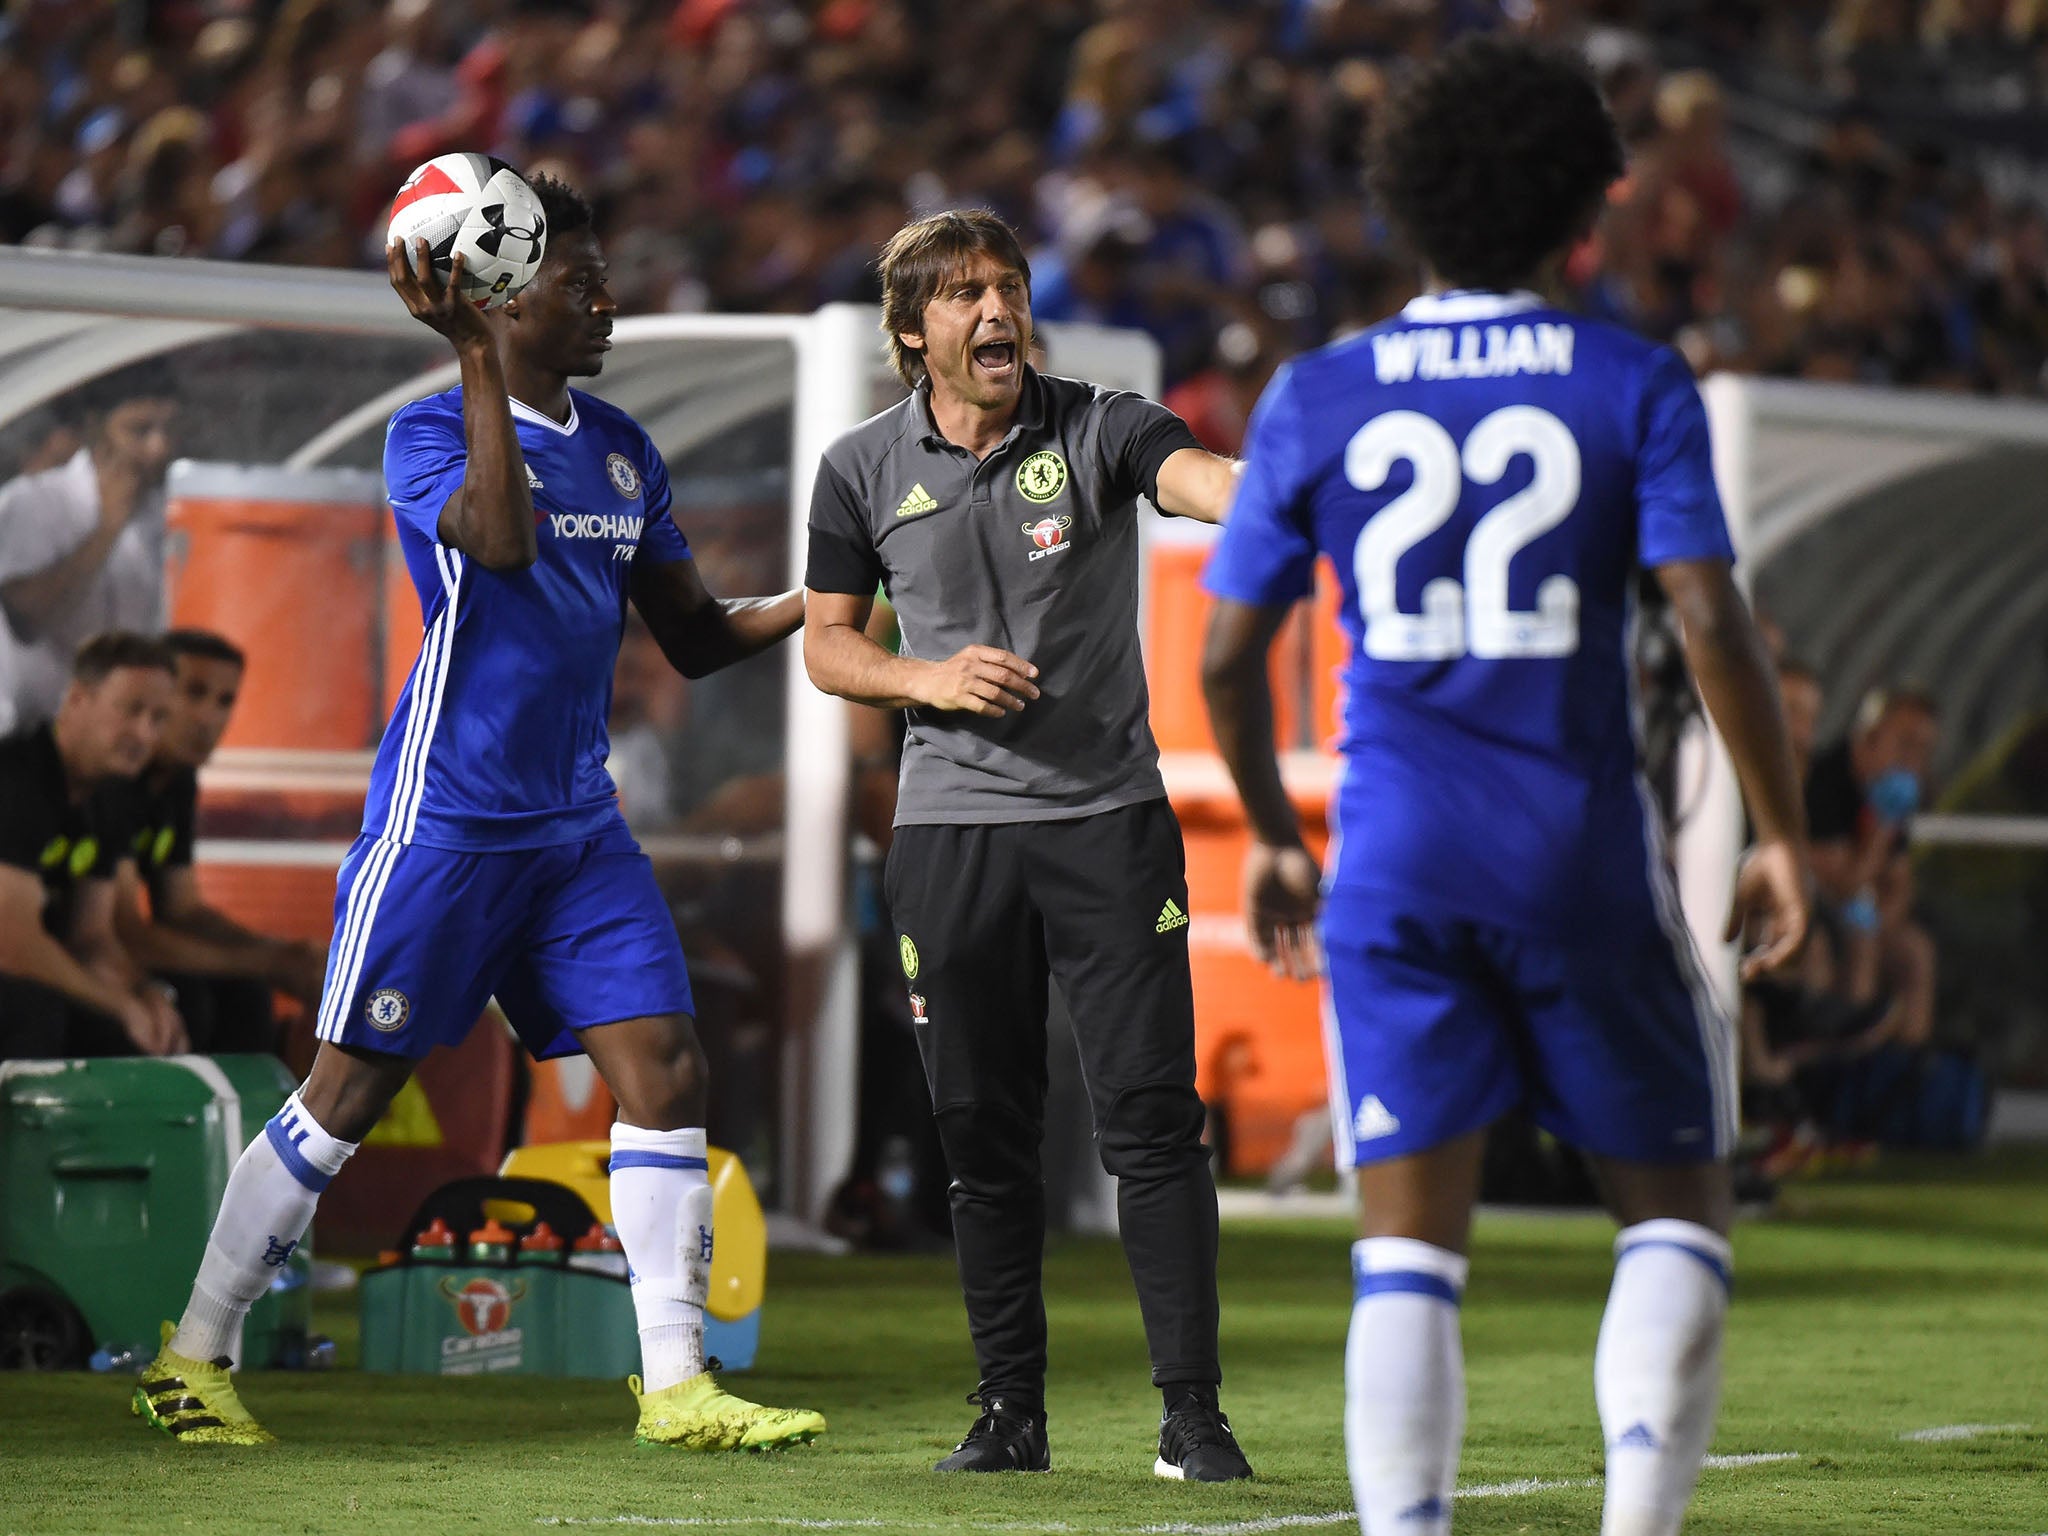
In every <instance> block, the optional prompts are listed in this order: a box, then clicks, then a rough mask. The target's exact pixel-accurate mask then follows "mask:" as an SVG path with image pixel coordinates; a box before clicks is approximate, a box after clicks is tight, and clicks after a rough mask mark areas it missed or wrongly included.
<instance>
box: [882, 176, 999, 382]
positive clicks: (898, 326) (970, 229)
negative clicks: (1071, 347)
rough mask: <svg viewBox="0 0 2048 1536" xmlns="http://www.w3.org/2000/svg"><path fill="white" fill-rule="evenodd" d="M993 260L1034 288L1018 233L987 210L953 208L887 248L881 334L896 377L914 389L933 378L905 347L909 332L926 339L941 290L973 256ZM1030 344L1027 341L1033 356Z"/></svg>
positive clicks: (908, 228)
mask: <svg viewBox="0 0 2048 1536" xmlns="http://www.w3.org/2000/svg"><path fill="white" fill-rule="evenodd" d="M978 255H988V256H993V257H994V258H995V259H996V260H997V261H999V262H1001V263H1002V264H1003V265H1004V266H1006V267H1015V268H1016V269H1017V270H1018V271H1019V272H1020V273H1022V274H1023V276H1024V287H1025V289H1026V291H1029V289H1030V287H1031V263H1030V262H1029V261H1028V260H1026V259H1025V256H1024V247H1023V245H1022V244H1021V243H1020V242H1019V241H1018V239H1017V232H1016V231H1015V230H1014V229H1012V228H1010V226H1009V225H1008V224H1006V223H1004V222H1003V221H1002V220H1001V219H1000V218H998V217H997V216H996V215H995V214H993V213H990V212H989V211H988V210H987V209H986V208H949V209H947V210H946V211H945V212H944V213H935V214H933V215H932V216H931V217H930V218H928V219H918V220H916V221H915V222H913V223H909V224H906V225H904V226H903V227H902V228H901V229H899V230H897V231H896V233H895V234H893V235H891V236H890V237H889V243H888V244H887V245H885V246H883V247H882V261H881V266H882V334H883V335H885V336H886V337H888V339H889V362H890V365H891V366H892V367H894V368H895V370H896V376H897V377H898V378H900V379H902V380H903V382H904V383H905V384H906V385H908V386H909V387H910V388H912V389H916V388H917V387H918V386H919V385H920V384H922V383H924V381H925V379H926V378H927V377H929V370H928V369H927V368H926V367H925V362H924V354H923V353H922V352H921V351H919V350H917V349H916V348H915V347H906V346H905V345H904V344H903V333H904V332H905V331H916V332H919V333H922V332H923V330H924V309H925V306H926V305H927V304H929V303H931V301H932V299H933V298H934V297H935V296H936V295H937V294H938V291H939V286H940V285H941V284H942V283H944V282H945V281H946V279H947V278H949V277H952V276H953V275H954V274H955V273H957V272H958V271H959V270H960V269H961V268H962V267H963V266H965V265H966V263H967V259H968V258H969V257H970V256H978ZM1030 344H1031V338H1030V337H1028V336H1026V337H1024V338H1023V345H1024V346H1025V348H1026V349H1027V350H1028V349H1029V347H1030Z"/></svg>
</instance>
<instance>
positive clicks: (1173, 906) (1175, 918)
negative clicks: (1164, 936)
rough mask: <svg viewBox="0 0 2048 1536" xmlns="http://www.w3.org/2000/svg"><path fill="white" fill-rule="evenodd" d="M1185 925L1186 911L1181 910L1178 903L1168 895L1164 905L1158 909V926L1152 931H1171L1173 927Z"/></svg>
mask: <svg viewBox="0 0 2048 1536" xmlns="http://www.w3.org/2000/svg"><path fill="white" fill-rule="evenodd" d="M1187 925H1188V915H1187V913H1185V912H1183V911H1181V909H1180V903H1179V902H1177V901H1175V900H1174V899H1173V898H1172V897H1171V896H1169V897H1167V898H1166V905H1165V906H1163V907H1161V908H1160V909H1159V926H1158V927H1157V928H1155V929H1154V930H1153V932H1155V933H1171V932H1173V930H1174V929H1176V928H1185V927H1187Z"/></svg>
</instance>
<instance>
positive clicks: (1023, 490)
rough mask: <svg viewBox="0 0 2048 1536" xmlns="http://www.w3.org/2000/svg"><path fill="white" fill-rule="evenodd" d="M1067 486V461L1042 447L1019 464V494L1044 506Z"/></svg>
mask: <svg viewBox="0 0 2048 1536" xmlns="http://www.w3.org/2000/svg"><path fill="white" fill-rule="evenodd" d="M1066 488H1067V461H1066V460H1065V459H1063V458H1061V457H1060V456H1059V455H1058V454H1056V453H1054V452H1053V451H1052V450H1051V449H1050V448H1042V449H1040V450H1039V451H1038V452H1037V453H1034V454H1033V455H1031V457H1030V458H1028V459H1026V460H1025V461H1024V462H1023V463H1022V464H1019V465H1018V466H1017V494H1018V495H1020V496H1022V497H1023V498H1024V499H1025V500H1026V501H1030V502H1036V503H1038V504H1039V505H1040V506H1043V505H1044V504H1045V503H1046V502H1048V501H1051V500H1052V499H1053V498H1054V497H1055V496H1057V495H1059V493H1060V492H1061V491H1063V490H1065V489H1066Z"/></svg>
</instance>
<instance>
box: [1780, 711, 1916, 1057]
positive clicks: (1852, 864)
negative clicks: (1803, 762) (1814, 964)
mask: <svg viewBox="0 0 2048 1536" xmlns="http://www.w3.org/2000/svg"><path fill="white" fill-rule="evenodd" d="M1937 730H1938V714H1937V711H1936V708H1935V704H1934V701H1933V700H1932V699H1931V698H1929V697H1928V696H1927V695H1926V694H1924V693H1921V692H1919V691H1918V690H1915V689H1910V688H1902V689H1893V690H1886V691H1879V692H1875V693H1872V694H1871V695H1870V696H1869V697H1868V698H1866V699H1865V700H1864V701H1863V705H1862V707H1861V708H1860V709H1859V710H1858V711H1857V714H1856V721H1855V724H1854V727H1853V729H1852V730H1851V731H1850V734H1849V735H1848V736H1847V737H1846V738H1845V739H1844V740H1842V741H1840V742H1837V743H1836V744H1835V745H1833V746H1832V747H1830V748H1829V749H1828V750H1827V751H1825V752H1823V753H1821V755H1820V756H1819V757H1817V758H1815V759H1814V760H1813V765H1812V767H1811V769H1810V770H1809V772H1808V774H1807V779H1806V819H1807V835H1808V836H1809V838H1810V839H1811V840H1812V845H1813V868H1814V875H1815V878H1816V879H1817V880H1818V881H1819V884H1820V891H1821V896H1822V899H1823V901H1824V903H1825V904H1826V906H1827V908H1828V911H1829V912H1830V913H1831V915H1832V918H1833V927H1834V929H1835V932H1836V935H1837V940H1838V944H1839V961H1838V963H1839V983H1838V985H1839V987H1840V990H1841V991H1842V992H1843V993H1844V994H1845V995H1846V996H1847V997H1848V998H1849V999H1850V1000H1851V1001H1853V1002H1857V1003H1864V1002H1869V1001H1872V1000H1874V999H1876V998H1878V997H1879V996H1881V995H1882V996H1886V997H1888V998H1889V999H1890V1006H1889V1008H1888V1009H1887V1011H1886V1015H1885V1017H1884V1019H1883V1021H1882V1022H1881V1025H1880V1028H1881V1030H1882V1034H1883V1038H1885V1039H1889V1040H1892V1041H1896V1042H1897V1043H1899V1044H1901V1045H1908V1046H1921V1045H1925V1044H1926V1043H1927V1042H1928V1040H1929V1038H1930V1037H1931V1035H1932V1034H1933V1030H1934V988H1935V957H1934V942H1933V940H1932V939H1931V938H1929V936H1928V934H1927V930H1926V929H1925V928H1923V927H1922V926H1921V925H1920V924H1919V922H1918V921H1916V920H1915V918H1914V916H1913V910H1912V909H1913V875H1912V866H1911V864H1910V862H1909V861H1908V860H1907V858H1906V826H1907V823H1908V822H1909V821H1910V820H1911V818H1912V815H1913V812H1914V811H1915V810H1917V809H1918V808H1919V806H1920V803H1921V801H1922V799H1923V798H1924V796H1925V791H1926V784H1927V779H1928V774H1929V772H1930V770H1931V769H1932V767H1933V762H1934V747H1935V741H1936V736H1937ZM1872 1043H1879V1042H1872Z"/></svg>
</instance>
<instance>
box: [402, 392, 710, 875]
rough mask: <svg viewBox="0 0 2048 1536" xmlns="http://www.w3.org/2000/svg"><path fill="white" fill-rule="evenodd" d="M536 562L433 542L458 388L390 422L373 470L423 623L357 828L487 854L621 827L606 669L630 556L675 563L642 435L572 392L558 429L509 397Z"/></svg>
mask: <svg viewBox="0 0 2048 1536" xmlns="http://www.w3.org/2000/svg"><path fill="white" fill-rule="evenodd" d="M512 416H513V425H514V427H515V429H516V430H517V432H518V435H519V446H520V450H521V452H522V453H523V454H524V456H525V459H526V475H527V484H528V486H529V488H530V489H531V492H532V496H533V508H534V519H535V523H536V524H537V528H536V532H537V535H538V544H539V557H538V558H537V559H536V560H535V561H534V563H533V564H532V566H530V567H529V568H527V569H525V570H516V571H490V570H486V569H485V568H484V567H483V566H481V565H479V564H477V563H476V562H475V561H474V560H471V559H469V558H467V557H466V556H464V555H463V554H462V553H461V552H460V551H458V550H455V549H452V548H450V547H449V546H447V545H445V544H443V543H442V542H441V541H440V535H439V532H438V525H439V522H440V516H441V509H442V507H444V506H445V505H446V504H447V501H448V497H449V496H450V494H451V493H453V491H454V490H455V488H456V487H457V486H459V485H460V484H461V483H462V478H463V474H464V470H465V464H466V457H467V449H466V448H465V446H464V440H463V431H462V391H461V390H460V388H457V389H451V390H449V391H448V392H447V393H445V394H440V395H434V396H431V397H429V398H427V399H425V400H416V401H414V402H413V403H412V404H411V405H408V406H406V407H405V408H404V409H403V410H401V411H399V412H398V413H397V414H396V415H395V416H393V417H392V418H391V427H390V431H389V433H388V435H387V436H386V438H385V442H384V480H385V485H386V487H387V489H388V491H389V494H390V498H391V509H392V513H393V515H394V517H395V518H396V520H397V524H398V540H399V547H400V548H401V550H402V551H403V552H404V555H405V563H406V568H407V569H408V570H409V571H410V572H411V574H412V580H413V585H414V586H415V587H416V588H417V589H418V591H419V597H420V613H421V616H422V618H423V619H424V621H425V625H426V634H425V637H424V639H423V640H422V641H421V644H420V654H419V658H418V660H416V661H415V662H414V663H413V669H412V675H411V677H410V678H408V679H407V681H406V685H405V690H404V692H402V693H401V694H400V695H399V697H398V704H397V708H396V709H395V710H394V711H393V713H392V717H391V723H390V724H389V725H388V726H387V727H386V728H385V731H384V740H383V743H382V745H380V746H379V748H378V749H377V761H376V766H375V768H374V769H373V770H372V772H371V776H370V793H369V799H368V802H367V804H366V805H365V808H364V814H363V830H364V831H365V832H366V833H369V834H371V835H373V836H379V837H383V838H386V839H389V840H391V841H393V842H399V843H414V842H417V843H422V844H426V845H428V846H431V847H439V848H457V849H466V850H471V851H480V852H488V851H493V850H501V849H518V848H542V847H548V846H551V845H553V844H558V843H569V842H579V841H583V840H585V839H588V838H591V837H595V836H597V835H598V834H599V833H601V832H604V831H607V830H609V829H610V828H612V827H614V826H617V825H622V824H623V823H622V820H621V818H620V815H619V810H618V796H617V791H616V790H615V789H614V787H613V785H612V781H611V776H610V775H609V774H607V773H606V772H605V766H604V763H605V758H606V756H607V755H608V753H609V751H610V740H609V737H608V734H607V731H606V720H607V718H608V716H609V715H610V712H611V697H612V670H613V666H614V663H615V662H616V660H617V658H618V652H619V637H620V634H621V632H622V628H623V625H624V622H625V612H626V591H627V583H628V581H629V579H630V578H631V576H632V572H633V566H634V562H635V561H639V560H655V561H669V560H686V559H688V558H690V549H689V545H688V544H687V543H686V542H685V540H684V538H683V535H682V533H681V531H680V530H679V529H678V528H677V527H676V525H675V522H674V520H673V518H671V516H670V515H669V487H668V472H667V470H666V469H665V468H664V467H663V465H662V461H661V456H660V454H658V453H657V452H656V451H655V448H654V445H653V444H652V443H651V442H649V441H648V438H647V434H646V433H645V432H643V431H642V430H641V429H640V427H639V426H638V425H637V424H636V423H635V422H634V421H633V420H632V418H631V417H629V416H627V415H626V414H625V413H624V412H623V411H620V410H618V409H617V408H616V407H614V406H610V405H607V404H606V403H605V402H604V401H602V400H598V399H595V398H593V397H592V396H590V395H586V394H582V393H580V392H578V391H574V390H572V391H570V394H569V420H568V422H567V423H566V424H565V423H561V422H556V421H553V420H551V419H549V418H548V417H547V416H545V415H542V414H541V413H540V412H538V411H534V410H530V409H528V408H527V407H526V406H524V405H521V404H519V403H518V402H517V401H514V402H513V405H512Z"/></svg>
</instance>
